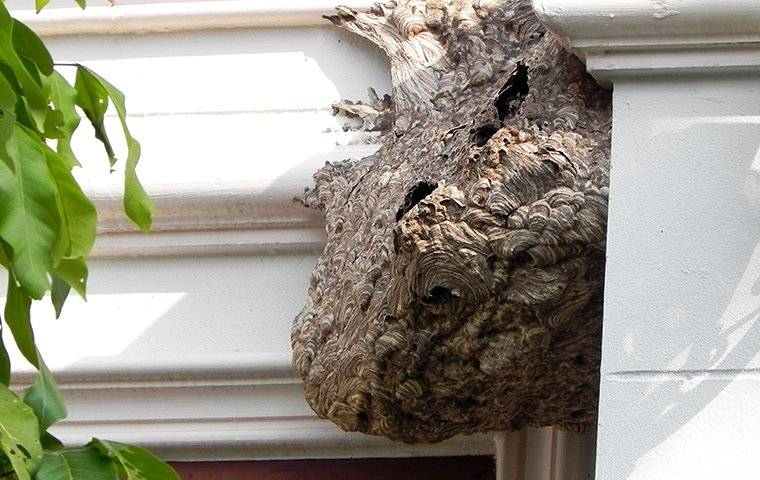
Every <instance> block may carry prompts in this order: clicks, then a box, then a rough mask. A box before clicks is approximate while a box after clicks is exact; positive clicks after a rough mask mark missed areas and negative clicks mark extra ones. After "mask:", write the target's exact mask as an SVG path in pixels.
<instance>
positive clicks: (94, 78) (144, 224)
mask: <svg viewBox="0 0 760 480" xmlns="http://www.w3.org/2000/svg"><path fill="white" fill-rule="evenodd" d="M80 72H82V76H83V77H86V78H87V83H88V85H89V84H93V83H95V82H97V83H99V84H100V85H101V87H102V88H103V89H104V90H105V91H106V93H107V94H108V97H109V98H110V99H111V101H112V102H113V106H114V108H116V113H117V114H118V116H119V121H120V122H121V127H122V130H123V131H124V138H125V139H126V141H127V164H126V167H125V172H124V210H125V211H126V212H127V216H128V217H129V218H130V219H131V220H132V221H133V222H135V224H137V226H138V227H140V229H141V230H142V231H144V232H145V231H148V230H150V224H151V222H152V219H153V213H154V211H155V207H154V206H153V202H151V201H150V198H148V195H147V193H145V189H144V188H143V186H142V184H141V183H140V180H139V179H138V178H137V171H136V170H137V163H138V162H139V161H140V143H139V142H138V141H137V140H135V138H134V137H132V134H131V133H130V132H129V127H128V126H127V108H126V106H125V104H124V94H123V93H121V91H119V89H117V88H116V87H114V86H113V85H111V84H110V83H108V81H106V80H105V79H104V78H102V77H101V76H99V75H98V74H97V73H95V72H93V71H92V70H90V69H88V68H87V67H84V66H82V65H80V66H79V67H78V70H77V79H78V78H79V74H80Z"/></svg>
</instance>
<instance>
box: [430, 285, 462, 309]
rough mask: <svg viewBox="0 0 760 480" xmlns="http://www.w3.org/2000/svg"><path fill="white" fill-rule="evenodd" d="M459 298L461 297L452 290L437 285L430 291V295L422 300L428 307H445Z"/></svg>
mask: <svg viewBox="0 0 760 480" xmlns="http://www.w3.org/2000/svg"><path fill="white" fill-rule="evenodd" d="M458 298H459V295H458V294H457V293H456V292H454V291H453V290H451V289H450V288H446V287H444V286H441V285H436V286H435V287H433V288H432V289H431V290H430V292H429V293H428V295H427V296H426V297H424V298H423V299H422V301H423V302H424V303H426V304H428V305H445V304H447V303H449V302H451V301H454V300H456V299H458Z"/></svg>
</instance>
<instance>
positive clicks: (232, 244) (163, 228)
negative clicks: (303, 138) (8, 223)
mask: <svg viewBox="0 0 760 480" xmlns="http://www.w3.org/2000/svg"><path fill="white" fill-rule="evenodd" d="M375 150H377V145H372V144H367V145H349V146H346V147H343V148H340V149H338V150H336V151H335V152H333V153H331V154H330V155H328V156H326V157H325V158H324V159H322V158H321V157H320V159H319V161H309V162H301V163H299V164H297V165H295V166H294V167H293V168H292V169H290V170H289V171H288V173H287V176H286V177H284V178H279V179H277V180H276V181H272V180H271V179H267V178H260V179H256V178H251V179H248V180H246V181H242V180H237V181H234V180H232V179H229V178H226V179H225V180H224V181H221V182H220V181H217V182H210V183H208V184H200V183H179V184H157V183H153V184H152V183H149V182H146V189H147V190H148V194H149V195H150V196H151V198H152V199H153V201H154V203H155V204H156V214H155V215H154V221H153V226H152V228H151V232H150V233H149V234H144V233H141V232H139V231H137V228H136V227H135V226H134V225H133V224H132V223H131V222H130V221H129V220H128V219H127V218H126V217H125V215H124V212H123V206H122V199H121V187H120V185H115V184H110V183H106V182H104V183H105V186H95V184H92V183H91V184H86V185H85V190H86V191H87V192H88V193H89V194H90V195H91V197H92V198H93V199H94V202H95V205H96V206H97V208H98V215H99V227H98V228H99V235H98V239H97V241H96V243H95V248H94V249H93V256H96V257H134V256H165V255H198V254H217V253H270V252H280V251H317V250H319V249H321V248H322V246H323V244H324V219H323V216H322V214H321V213H320V212H319V211H317V210H315V209H311V208H306V207H304V206H303V205H302V204H300V203H298V202H296V201H295V197H296V196H297V195H299V194H301V193H303V189H304V187H305V186H308V185H311V184H312V183H313V180H312V175H313V173H314V171H316V169H317V168H319V167H320V166H321V162H324V161H340V160H344V159H346V158H361V157H364V156H367V155H370V154H372V153H373V152H374V151H375ZM233 173H234V172H233Z"/></svg>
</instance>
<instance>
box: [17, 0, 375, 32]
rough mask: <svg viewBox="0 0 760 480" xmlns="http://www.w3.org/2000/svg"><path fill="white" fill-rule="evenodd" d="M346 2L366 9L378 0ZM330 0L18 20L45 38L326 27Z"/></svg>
mask: <svg viewBox="0 0 760 480" xmlns="http://www.w3.org/2000/svg"><path fill="white" fill-rule="evenodd" d="M342 3H343V4H345V5H347V6H350V7H352V8H356V9H368V8H370V7H371V6H372V4H373V3H374V2H372V1H366V0H347V1H344V2H342ZM335 6H336V3H335V2H332V1H330V0H287V1H281V0H255V1H252V0H217V1H213V0H209V1H202V2H166V3H158V2H151V3H140V4H125V5H116V6H112V7H111V6H96V7H88V8H87V9H85V10H82V9H79V8H47V9H45V10H43V11H42V12H41V13H40V14H35V12H34V11H33V10H16V11H14V16H15V17H16V18H18V19H19V20H21V21H23V22H24V23H26V24H27V25H29V26H30V27H31V28H32V29H33V30H34V31H36V32H37V33H38V34H39V35H42V36H54V35H86V34H87V35H113V34H125V33H147V32H176V31H182V30H209V29H219V28H245V27H291V26H310V25H324V24H325V20H324V19H323V18H322V16H323V15H328V14H330V13H332V12H334V11H335Z"/></svg>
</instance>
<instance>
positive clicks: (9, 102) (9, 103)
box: [0, 75, 18, 169]
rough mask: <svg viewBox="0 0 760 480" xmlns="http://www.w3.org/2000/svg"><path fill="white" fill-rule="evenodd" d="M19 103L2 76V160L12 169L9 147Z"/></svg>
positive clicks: (0, 147) (0, 155)
mask: <svg viewBox="0 0 760 480" xmlns="http://www.w3.org/2000/svg"><path fill="white" fill-rule="evenodd" d="M17 101H18V99H17V98H16V95H15V94H14V93H13V87H12V86H11V84H10V83H8V80H6V79H5V77H4V76H3V75H0V159H3V161H5V162H6V165H8V166H9V168H11V169H13V167H12V166H11V162H10V159H9V157H8V153H7V145H8V140H10V138H11V136H12V135H13V128H14V125H15V124H16V103H17Z"/></svg>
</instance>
